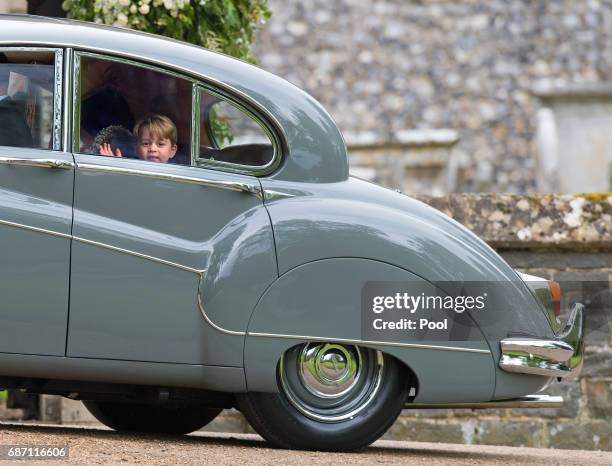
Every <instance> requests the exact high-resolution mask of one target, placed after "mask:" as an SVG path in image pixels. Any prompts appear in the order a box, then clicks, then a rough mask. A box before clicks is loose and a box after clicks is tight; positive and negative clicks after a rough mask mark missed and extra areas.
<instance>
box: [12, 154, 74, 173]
mask: <svg viewBox="0 0 612 466" xmlns="http://www.w3.org/2000/svg"><path fill="white" fill-rule="evenodd" d="M0 164H2V165H18V166H25V167H42V168H63V169H67V170H69V169H72V168H74V163H73V162H69V161H67V160H61V159H26V158H18V157H0Z"/></svg>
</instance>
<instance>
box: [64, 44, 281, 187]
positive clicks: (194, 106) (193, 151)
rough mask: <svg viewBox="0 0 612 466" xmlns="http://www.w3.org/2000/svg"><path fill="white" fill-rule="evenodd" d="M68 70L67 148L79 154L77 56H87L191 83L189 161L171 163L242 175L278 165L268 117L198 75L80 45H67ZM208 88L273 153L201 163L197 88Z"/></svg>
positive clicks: (277, 148) (277, 140)
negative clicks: (253, 159) (246, 120)
mask: <svg viewBox="0 0 612 466" xmlns="http://www.w3.org/2000/svg"><path fill="white" fill-rule="evenodd" d="M69 55H70V67H69V68H70V70H71V71H69V72H71V73H72V80H71V87H72V89H71V92H70V94H71V101H72V102H71V106H70V113H71V115H70V119H71V124H70V126H69V128H70V136H69V137H70V139H71V140H70V143H69V147H70V149H71V152H73V153H75V154H81V152H80V118H81V108H80V107H81V101H80V92H81V89H80V88H81V58H82V57H88V58H94V59H98V60H109V61H114V62H118V63H122V64H126V65H131V66H136V67H139V68H144V69H147V70H151V71H156V72H159V73H163V74H166V75H169V76H172V77H174V78H177V79H182V80H185V81H188V82H190V83H191V147H190V158H189V160H190V165H173V166H182V167H193V168H203V169H212V170H216V171H222V172H230V173H238V174H242V175H251V176H265V175H269V174H270V173H272V172H273V171H275V170H276V168H277V167H278V166H279V165H280V163H281V160H282V154H283V151H282V150H281V148H282V147H283V146H282V144H281V142H280V141H281V139H280V138H279V137H278V135H277V134H276V131H274V130H273V127H272V126H273V125H272V124H270V123H269V122H268V118H266V116H264V115H263V114H262V112H260V111H258V110H257V109H255V108H254V107H253V106H251V105H249V104H248V103H245V102H242V101H241V100H239V99H237V98H235V97H234V96H233V95H231V94H230V93H229V92H226V91H224V90H221V89H219V88H217V87H214V86H213V85H211V84H209V83H205V82H203V81H202V79H198V78H195V77H193V76H190V75H188V74H185V73H181V72H177V71H174V70H171V69H168V68H165V67H163V66H159V65H157V64H150V63H148V62H146V61H141V59H140V58H139V59H132V58H126V57H125V56H117V55H113V54H107V53H101V52H97V51H90V50H81V49H70V54H69ZM201 91H204V92H208V93H210V94H212V95H214V96H216V97H219V98H221V99H223V100H224V101H226V102H228V103H229V104H231V105H233V106H235V107H237V108H238V109H239V110H241V111H242V112H244V113H245V114H246V115H247V116H248V117H250V118H252V119H253V120H254V121H255V122H256V123H257V124H258V125H259V126H260V127H261V128H262V129H263V131H264V132H265V134H266V135H267V136H268V138H269V139H270V143H271V145H272V148H273V157H272V159H271V161H270V162H269V163H267V164H266V165H263V166H250V165H240V164H234V163H230V162H221V161H207V162H204V163H202V162H201V161H198V159H199V150H200V92H201Z"/></svg>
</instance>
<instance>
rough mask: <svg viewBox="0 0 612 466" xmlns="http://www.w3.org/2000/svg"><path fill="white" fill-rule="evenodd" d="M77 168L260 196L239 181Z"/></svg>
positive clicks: (254, 188) (85, 165)
mask: <svg viewBox="0 0 612 466" xmlns="http://www.w3.org/2000/svg"><path fill="white" fill-rule="evenodd" d="M77 168H78V169H80V170H88V171H94V172H102V173H114V174H118V175H129V176H140V177H143V178H151V179H155V180H162V181H174V182H178V183H187V184H196V185H200V186H209V187H213V188H220V189H229V190H230V191H238V192H243V193H249V194H253V195H255V196H257V197H259V196H261V188H260V187H259V186H258V185H256V184H254V183H244V182H240V181H220V180H210V179H205V178H200V177H197V178H196V177H191V176H183V175H173V174H170V173H158V172H152V171H146V170H136V169H134V168H123V167H109V166H106V165H95V164H91V163H82V162H78V163H77Z"/></svg>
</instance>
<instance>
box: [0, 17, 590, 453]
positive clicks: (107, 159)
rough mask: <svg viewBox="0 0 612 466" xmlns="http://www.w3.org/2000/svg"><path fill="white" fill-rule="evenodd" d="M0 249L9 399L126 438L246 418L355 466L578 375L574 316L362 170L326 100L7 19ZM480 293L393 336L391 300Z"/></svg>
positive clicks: (1, 27)
mask: <svg viewBox="0 0 612 466" xmlns="http://www.w3.org/2000/svg"><path fill="white" fill-rule="evenodd" d="M160 162H162V163H160ZM163 162H167V163H163ZM0 247H1V251H2V261H1V262H0V276H1V280H0V291H1V294H0V296H1V297H2V302H1V304H0V319H1V320H0V323H1V325H0V387H3V388H11V389H25V390H26V391H28V392H30V393H46V394H58V395H63V396H66V397H69V398H72V399H77V400H83V401H84V403H85V405H86V406H87V408H88V409H89V410H90V411H91V412H92V413H93V414H94V415H95V416H96V417H97V418H98V419H99V420H100V421H101V422H103V423H105V424H106V425H108V426H110V427H112V428H114V429H117V430H121V431H151V432H165V433H187V432H191V431H194V430H197V429H199V428H200V427H202V426H204V425H205V424H207V423H208V422H210V421H211V420H212V419H213V418H215V416H216V415H217V414H218V413H219V412H220V411H221V410H222V409H224V408H230V407H236V408H237V409H239V410H240V411H242V413H243V414H244V415H245V416H246V418H247V420H248V421H249V422H250V424H251V425H252V426H253V428H254V429H255V430H256V431H257V432H259V433H260V434H261V435H262V436H263V437H264V438H265V439H266V440H268V441H269V442H271V443H273V444H275V445H278V446H281V447H289V448H305V449H321V450H350V449H358V448H361V447H364V446H366V445H369V444H370V443H371V442H373V441H374V440H376V439H377V438H379V437H380V436H381V435H382V434H383V433H384V432H385V431H386V430H387V429H388V428H389V426H390V425H391V424H392V423H393V422H394V420H395V419H396V417H397V416H398V414H399V413H400V411H401V410H402V409H404V408H408V409H409V408H414V409H416V408H422V407H442V408H444V407H447V408H453V407H472V408H477V407H495V406H537V407H542V406H553V407H554V406H559V403H560V402H561V401H560V400H559V399H558V398H555V397H548V396H543V395H535V394H536V393H537V392H538V391H540V390H541V389H543V388H544V387H546V386H547V385H548V384H549V383H550V382H551V381H553V380H555V379H557V378H558V379H562V378H567V377H575V376H576V375H577V374H578V373H579V371H580V367H581V362H582V345H583V342H582V340H583V335H582V334H583V330H582V328H583V310H582V305H580V304H574V305H573V307H572V309H571V312H570V314H569V319H567V323H566V324H565V325H561V324H560V322H559V321H558V318H557V315H556V313H555V309H554V308H555V305H556V301H558V299H559V298H558V293H557V291H558V290H556V288H555V285H554V284H551V283H550V282H547V281H546V280H542V279H538V278H535V277H527V276H522V275H519V274H518V273H517V272H516V271H514V270H513V269H512V268H510V267H509V266H508V265H507V264H506V262H504V260H503V259H502V258H500V256H499V255H497V254H496V253H495V252H494V251H493V250H492V249H491V248H490V247H488V246H487V245H486V244H485V243H484V242H483V241H481V240H480V239H479V238H477V237H476V236H475V235H474V234H472V233H471V232H469V231H468V230H466V229H465V228H463V227H462V226H461V225H459V224H458V223H457V222H455V221H453V220H451V219H450V218H448V217H446V216H445V215H443V214H441V213H439V212H438V211H436V210H434V209H432V208H430V207H428V206H426V205H424V204H423V203H421V202H418V201H416V200H414V199H411V198H410V197H408V196H406V195H403V194H402V193H399V192H396V191H393V190H390V189H385V188H382V187H379V186H377V185H375V184H372V183H369V182H366V181H363V180H360V179H357V178H355V177H351V176H349V172H348V163H347V152H346V146H345V144H344V141H343V138H342V135H341V134H340V132H339V130H338V128H337V127H336V125H335V124H334V122H333V120H332V118H331V117H330V116H329V114H328V113H327V112H326V111H325V110H324V109H323V108H322V107H321V105H320V104H318V103H317V102H316V101H315V100H314V99H313V98H311V97H310V96H309V95H307V94H306V93H304V92H302V91H301V90H299V89H297V88H296V87H294V86H293V85H291V84H289V83H288V82H286V81H284V80H283V79H281V78H278V77H276V76H274V75H272V74H270V73H267V72H266V71H264V70H262V69H260V68H257V67H255V66H251V65H249V64H246V63H243V62H240V61H238V60H235V59H232V58H230V57H227V56H224V55H221V54H217V53H213V52H210V51H207V50H204V49H202V48H198V47H195V46H191V45H188V44H184V43H180V42H177V41H171V40H166V39H163V38H160V37H156V36H152V35H148V34H142V33H136V32H131V31H128V30H123V29H118V28H112V27H106V26H100V25H93V24H86V23H80V22H74V21H67V20H58V19H49V18H36V17H27V16H0ZM469 283H471V284H474V283H475V284H481V285H483V286H484V285H485V284H486V286H487V287H488V288H487V289H490V288H491V286H492V285H499V284H501V285H502V286H501V287H500V291H499V293H501V294H500V295H499V296H498V297H500V298H499V299H498V300H497V302H496V305H495V306H492V307H490V308H487V309H486V310H484V311H483V310H468V311H466V312H460V311H461V310H460V309H459V308H458V307H456V306H455V307H454V308H450V309H446V311H445V312H446V313H445V314H444V316H445V318H444V319H443V321H440V322H439V323H437V322H434V323H433V328H432V327H429V328H426V329H425V330H423V332H411V331H408V330H410V325H409V324H406V328H404V329H403V330H401V328H402V327H401V325H400V324H398V322H400V323H401V322H404V323H406V322H408V320H409V319H408V318H405V317H406V316H407V315H408V314H410V313H408V314H405V313H404V314H402V313H401V312H400V310H399V306H397V304H398V303H399V299H398V300H396V299H395V296H396V295H397V296H399V295H398V293H399V291H398V293H395V291H394V290H395V289H397V290H405V287H406V286H409V287H412V288H410V289H412V290H414V289H415V288H414V286H416V287H417V291H418V293H417V294H419V293H420V295H421V296H423V297H424V298H423V299H425V295H426V294H427V293H430V292H431V293H433V294H436V293H441V295H440V296H442V295H444V296H449V297H453V296H454V295H453V293H455V291H456V290H455V291H452V290H450V289H449V288H448V286H450V288H452V285H453V284H459V285H460V287H459V288H458V289H460V290H464V291H465V290H466V286H467V285H466V284H469ZM445 287H446V288H445ZM472 289H473V287H472ZM377 290H378V291H377ZM380 290H383V291H384V292H385V293H386V295H381V296H380V297H381V298H382V299H381V300H380V303H384V304H385V306H387V305H391V307H393V305H394V304H395V305H396V309H395V311H394V312H396V314H392V313H391V314H389V312H387V311H385V312H384V313H382V311H380V310H377V309H375V308H372V307H371V306H370V305H369V301H368V299H369V298H368V296H371V295H372V293H374V295H372V296H374V301H373V302H375V301H376V299H377V293H381V291H380ZM389 293H391V294H389ZM393 293H395V294H393ZM402 296H403V295H402ZM456 303H457V301H455V304H456ZM387 308H389V306H387ZM371 311H373V312H371ZM485 311H486V312H485ZM388 315H391V316H392V317H393V316H396V317H398V318H397V319H395V318H394V320H393V321H392V322H391V324H390V325H387V324H385V325H383V324H382V322H383V320H384V319H383V317H384V316H388ZM400 317H401V318H400ZM381 319H383V320H381ZM393 322H395V324H394V323H393ZM394 325H395V326H394ZM402 325H403V324H402ZM371 326H373V328H370V327H371ZM385 326H386V327H385ZM366 327H367V328H366ZM383 327H385V328H383ZM398 329H400V331H399V333H398ZM387 330H389V332H387V333H385V331H387ZM378 331H380V332H379V333H376V332H378ZM373 332H374V333H373Z"/></svg>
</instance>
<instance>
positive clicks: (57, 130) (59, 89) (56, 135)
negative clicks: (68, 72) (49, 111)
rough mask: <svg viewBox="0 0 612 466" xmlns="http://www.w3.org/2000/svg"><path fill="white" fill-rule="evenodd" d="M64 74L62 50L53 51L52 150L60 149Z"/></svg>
mask: <svg viewBox="0 0 612 466" xmlns="http://www.w3.org/2000/svg"><path fill="white" fill-rule="evenodd" d="M63 76H64V51H63V50H61V49H60V50H58V51H56V52H55V78H54V79H55V82H54V89H53V135H52V138H53V150H57V151H59V150H62V139H63V137H62V136H63V135H62V128H63V127H64V125H62V103H63V101H64V99H63V82H64V80H63Z"/></svg>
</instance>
